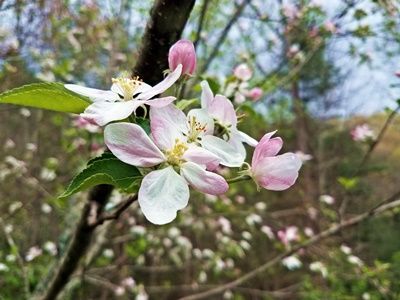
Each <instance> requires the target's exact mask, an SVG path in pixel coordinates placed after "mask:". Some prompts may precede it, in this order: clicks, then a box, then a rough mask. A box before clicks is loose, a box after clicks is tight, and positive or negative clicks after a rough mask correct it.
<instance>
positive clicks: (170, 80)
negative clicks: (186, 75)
mask: <svg viewBox="0 0 400 300" xmlns="http://www.w3.org/2000/svg"><path fill="white" fill-rule="evenodd" d="M181 73H182V65H178V66H177V67H176V69H175V70H174V71H173V72H171V73H169V75H168V76H167V77H165V78H164V80H163V81H161V82H160V83H158V84H156V85H155V86H153V87H152V88H151V89H148V90H147V91H145V92H143V93H141V94H140V95H138V96H137V99H138V100H148V99H150V98H152V97H154V96H155V95H158V94H161V93H163V92H164V91H166V90H168V89H169V88H170V87H171V86H172V85H173V84H174V83H175V82H176V81H177V80H178V79H179V77H180V76H181Z"/></svg>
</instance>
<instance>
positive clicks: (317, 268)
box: [310, 261, 328, 278]
mask: <svg viewBox="0 0 400 300" xmlns="http://www.w3.org/2000/svg"><path fill="white" fill-rule="evenodd" d="M310 270H311V271H313V272H319V273H321V275H322V277H324V278H326V277H327V276H328V269H327V268H326V266H325V265H324V264H323V263H322V262H320V261H315V262H313V263H311V264H310Z"/></svg>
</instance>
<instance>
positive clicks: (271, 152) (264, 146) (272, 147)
mask: <svg viewBox="0 0 400 300" xmlns="http://www.w3.org/2000/svg"><path fill="white" fill-rule="evenodd" d="M275 133H276V131H272V132H269V133H266V134H265V135H264V136H263V137H262V138H261V140H260V142H259V143H258V145H257V146H256V148H255V150H254V154H253V158H252V163H251V164H252V165H253V166H255V165H256V164H257V163H258V162H259V161H260V160H261V159H263V158H264V157H268V156H275V155H277V154H278V152H279V151H280V150H281V149H282V145H283V141H282V139H281V138H280V137H276V138H271V137H272V136H273V135H274V134H275Z"/></svg>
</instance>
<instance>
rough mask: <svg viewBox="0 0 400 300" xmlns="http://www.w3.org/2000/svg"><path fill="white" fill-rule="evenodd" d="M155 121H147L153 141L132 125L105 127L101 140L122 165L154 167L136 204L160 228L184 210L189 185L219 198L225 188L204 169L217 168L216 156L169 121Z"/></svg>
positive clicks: (219, 177)
mask: <svg viewBox="0 0 400 300" xmlns="http://www.w3.org/2000/svg"><path fill="white" fill-rule="evenodd" d="M171 117H172V116H171ZM172 118H173V117H172ZM158 121H160V120H159V119H154V118H153V119H151V120H150V124H151V127H152V129H154V131H153V132H152V134H153V140H152V139H151V138H150V137H149V136H148V135H147V134H146V132H145V131H144V130H143V129H142V128H141V127H140V126H139V125H137V124H132V123H115V124H110V125H108V126H107V127H106V128H105V131H104V140H105V143H106V145H107V147H108V148H109V149H110V150H111V152H112V153H113V154H114V155H115V156H116V157H117V158H119V159H120V160H121V161H123V162H125V163H127V164H131V165H134V166H137V167H141V168H149V167H157V169H155V170H152V171H151V172H149V173H148V174H147V175H145V176H144V178H143V180H142V184H141V186H140V189H139V193H138V201H139V205H140V207H141V209H142V212H143V214H144V215H145V217H146V218H147V219H148V220H149V221H150V222H152V223H154V224H159V225H161V224H166V223H169V222H171V221H172V220H174V219H175V217H176V215H177V211H178V210H181V209H183V208H184V207H186V205H187V203H188V200H189V187H188V185H191V186H192V187H194V188H195V189H196V190H198V191H200V192H202V193H207V194H213V195H219V194H223V193H225V192H226V191H227V189H228V184H227V182H226V181H225V179H224V178H223V177H222V176H220V175H218V174H215V173H212V172H209V171H207V170H206V167H207V165H210V164H211V165H215V164H218V162H219V158H218V157H217V156H216V155H214V154H212V153H211V152H210V151H208V150H206V149H203V148H201V147H199V146H197V145H196V144H194V143H190V142H189V139H190V137H188V136H185V135H184V134H183V132H182V131H180V130H178V129H177V127H176V126H168V121H165V122H164V123H158ZM185 123H186V122H185ZM164 125H166V126H164ZM181 125H183V124H181ZM181 129H183V128H181Z"/></svg>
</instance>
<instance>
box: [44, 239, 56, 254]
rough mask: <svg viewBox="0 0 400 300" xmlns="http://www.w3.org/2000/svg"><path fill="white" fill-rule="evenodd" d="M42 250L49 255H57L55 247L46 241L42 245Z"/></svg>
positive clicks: (52, 243)
mask: <svg viewBox="0 0 400 300" xmlns="http://www.w3.org/2000/svg"><path fill="white" fill-rule="evenodd" d="M43 249H44V250H46V251H47V252H48V253H50V255H52V256H56V255H57V245H56V244H55V243H54V242H52V241H47V242H46V243H45V244H44V245H43Z"/></svg>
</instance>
